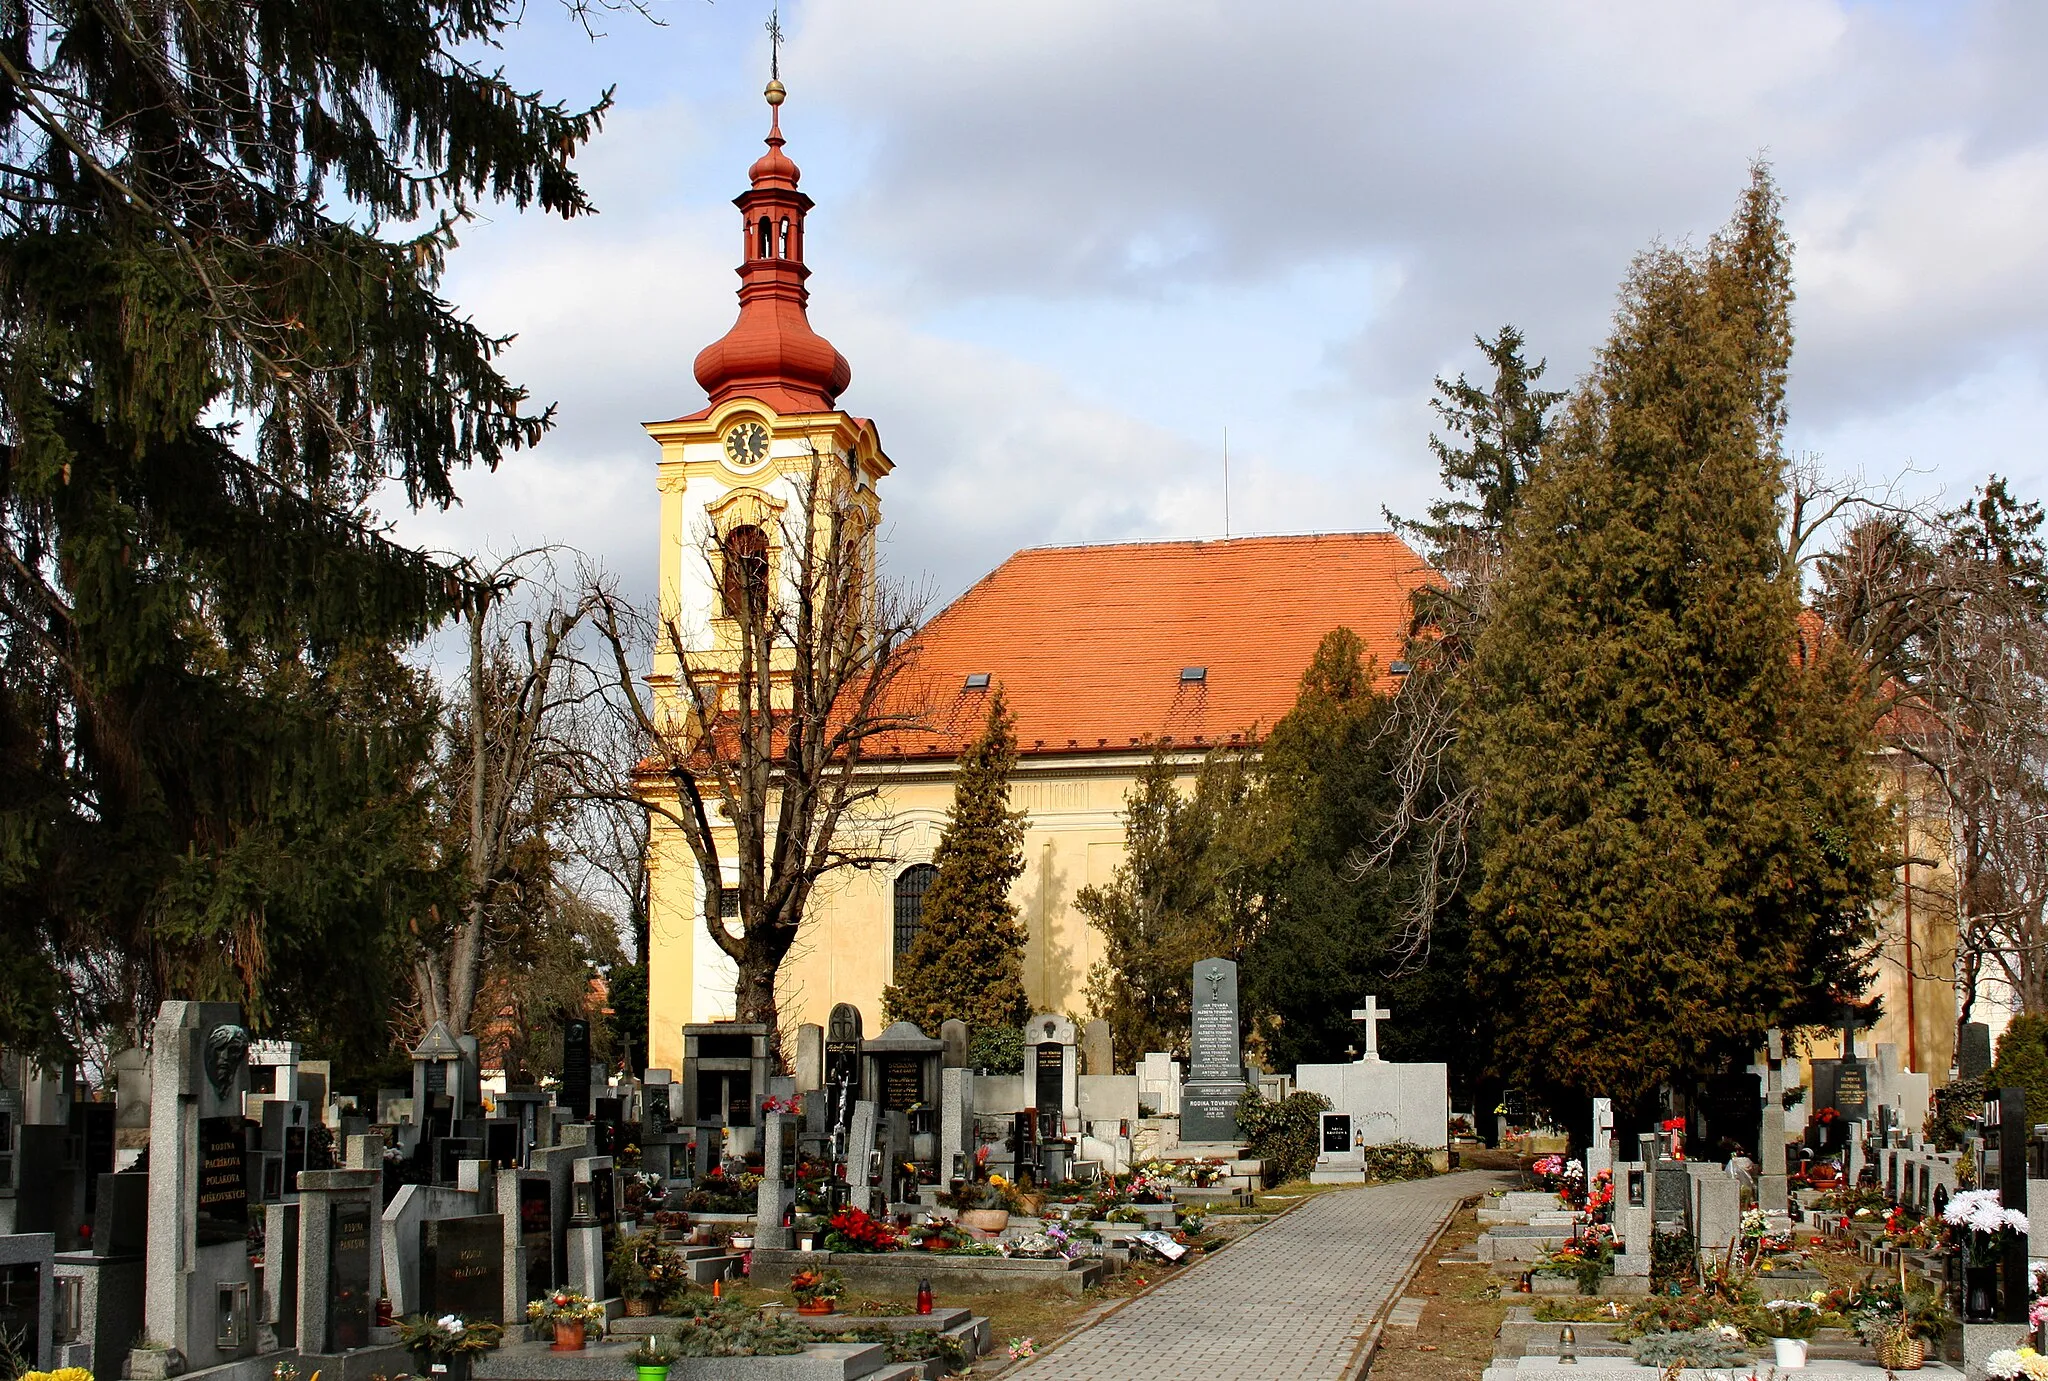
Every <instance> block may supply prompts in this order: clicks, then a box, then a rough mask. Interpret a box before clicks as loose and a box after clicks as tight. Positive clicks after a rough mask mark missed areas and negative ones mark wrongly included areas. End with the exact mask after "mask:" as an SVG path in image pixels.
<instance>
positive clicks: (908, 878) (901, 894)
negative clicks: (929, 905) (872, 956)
mask: <svg viewBox="0 0 2048 1381" xmlns="http://www.w3.org/2000/svg"><path fill="white" fill-rule="evenodd" d="M938 875H939V870H938V869H937V868H934V867H933V866H932V865H931V864H929V863H918V864H913V865H912V866H911V867H908V868H905V869H904V870H903V871H902V872H900V873H898V874H897V875H896V957H897V958H898V959H901V958H902V957H903V956H904V955H905V954H908V953H909V952H910V943H911V941H913V940H915V939H916V938H917V930H918V927H919V926H920V925H922V924H923V923H924V894H925V893H926V892H928V891H930V890H931V885H932V879H933V878H935V877H937V876H938Z"/></svg>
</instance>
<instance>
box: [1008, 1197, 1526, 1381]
mask: <svg viewBox="0 0 2048 1381" xmlns="http://www.w3.org/2000/svg"><path fill="white" fill-rule="evenodd" d="M1504 1182H1505V1181H1504V1179H1503V1177H1501V1176H1500V1175H1498V1174H1497V1173H1494V1172H1489V1171H1476V1170H1473V1171H1462V1172H1460V1173H1458V1174H1454V1175H1443V1176H1439V1177H1438V1178H1436V1179H1430V1180H1415V1181H1412V1182H1410V1183H1407V1184H1390V1185H1375V1186H1373V1187H1371V1188H1367V1189H1353V1190H1344V1191H1341V1192H1339V1193H1335V1194H1325V1195H1322V1196H1320V1197H1318V1198H1315V1199H1311V1200H1309V1201H1308V1202H1307V1203H1305V1204H1303V1205H1302V1206H1301V1207H1299V1208H1297V1209H1295V1210H1294V1211H1293V1212H1292V1213H1289V1214H1288V1215H1286V1216H1285V1217H1284V1218H1281V1219H1279V1220H1277V1221H1275V1222H1272V1223H1269V1224H1267V1225H1266V1226H1265V1227H1262V1228H1259V1229H1257V1230H1255V1231H1254V1232H1253V1233H1252V1234H1251V1235H1250V1236H1248V1237H1246V1238H1245V1239H1244V1240H1243V1241H1242V1242H1238V1243H1236V1244H1234V1245H1233V1246H1230V1247H1228V1248H1226V1249H1225V1250H1223V1251H1221V1252H1219V1253H1217V1254H1216V1256H1215V1258H1214V1259H1212V1260H1209V1261H1205V1262H1203V1263H1202V1264H1201V1265H1199V1266H1197V1267H1195V1268H1194V1269H1193V1270H1191V1271H1189V1272H1188V1273H1187V1274H1186V1275H1184V1276H1182V1277H1181V1278H1180V1279H1178V1280H1174V1281H1171V1282H1169V1283H1167V1284H1165V1285H1162V1286H1160V1287H1159V1288H1158V1289H1156V1290H1154V1291H1153V1292H1152V1293H1150V1294H1148V1295H1142V1296H1140V1297H1139V1298H1137V1299H1134V1300H1132V1301H1131V1302H1130V1303H1129V1304H1126V1305H1125V1306H1124V1307H1123V1308H1121V1309H1119V1310H1117V1311H1116V1312H1115V1313H1113V1314H1111V1315H1109V1316H1108V1317H1107V1318H1105V1319H1104V1320H1103V1321H1102V1322H1101V1323H1098V1324H1096V1325H1095V1326H1094V1327H1093V1328H1090V1329H1088V1330H1087V1331H1086V1332H1083V1333H1081V1334H1079V1335H1077V1336H1076V1337H1074V1338H1072V1339H1070V1340H1068V1341H1067V1342H1066V1343H1064V1344H1062V1345H1061V1346H1059V1347H1057V1348H1055V1349H1053V1350H1052V1351H1051V1352H1048V1353H1046V1354H1045V1356H1044V1357H1042V1358H1040V1359H1039V1360H1038V1361H1036V1362H1034V1363H1032V1364H1031V1365H1029V1366H1026V1367H1023V1368H1020V1369H1019V1370H1017V1371H1016V1372H1013V1373H1012V1375H1014V1376H1015V1377H1016V1378H1017V1381H1240V1379H1241V1381H1259V1378H1272V1381H1340V1378H1342V1377H1344V1376H1345V1375H1346V1369H1347V1368H1349V1367H1350V1366H1351V1364H1352V1361H1353V1359H1354V1354H1355V1353H1356V1352H1357V1350H1358V1340H1359V1337H1360V1335H1362V1334H1363V1333H1364V1332H1365V1331H1366V1329H1367V1328H1368V1327H1369V1326H1370V1325H1371V1323H1372V1320H1373V1319H1374V1317H1375V1316H1376V1315H1378V1313H1379V1312H1380V1309H1381V1308H1382V1307H1383V1306H1384V1305H1385V1304H1386V1303H1387V1301H1388V1299H1389V1298H1390V1297H1391V1296H1392V1295H1393V1293H1394V1291H1395V1290H1396V1289H1397V1288H1398V1287H1399V1286H1400V1284H1401V1282H1402V1281H1403V1280H1404V1279H1406V1277H1407V1275H1408V1268H1409V1266H1410V1265H1411V1263H1413V1262H1414V1260H1415V1257H1416V1255H1417V1253H1419V1252H1420V1251H1421V1250H1422V1249H1423V1248H1424V1247H1426V1246H1428V1245H1429V1243H1430V1241H1431V1239H1432V1238H1433V1237H1434V1235H1435V1233H1436V1227H1437V1224H1438V1223H1439V1222H1440V1221H1442V1219H1443V1216H1444V1214H1445V1212H1446V1211H1447V1210H1448V1209H1449V1208H1450V1206H1451V1205H1452V1204H1454V1203H1456V1202H1457V1201H1458V1200H1460V1199H1463V1198H1466V1197H1468V1196H1471V1195H1476V1194H1481V1193H1483V1192H1485V1191H1486V1190H1487V1189H1490V1188H1492V1187H1493V1186H1494V1185H1495V1184H1499V1183H1504ZM996 1343H997V1346H998V1347H1000V1346H1001V1345H1002V1340H1001V1339H997V1340H996Z"/></svg>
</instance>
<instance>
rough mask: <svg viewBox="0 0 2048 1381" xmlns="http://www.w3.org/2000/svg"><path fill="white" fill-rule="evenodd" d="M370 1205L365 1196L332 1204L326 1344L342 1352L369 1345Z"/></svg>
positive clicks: (371, 1283)
mask: <svg viewBox="0 0 2048 1381" xmlns="http://www.w3.org/2000/svg"><path fill="white" fill-rule="evenodd" d="M370 1218H371V1209H370V1204H369V1201H368V1200H356V1201H354V1202H351V1203H338V1204H334V1205H332V1209H331V1216H330V1218H329V1228H328V1236H327V1346H326V1349H325V1350H326V1351H328V1352H346V1351H348V1350H349V1349H350V1348H357V1347H368V1346H369V1345H370V1325H371V1323H372V1321H373V1319H374V1317H375V1313H376V1311H375V1309H374V1307H373V1306H374V1304H375V1301H374V1300H373V1299H372V1297H371V1293H370V1292H371V1290H372V1289H373V1287H374V1284H375V1282H374V1280H373V1278H372V1275H371V1271H370V1262H371V1243H372V1237H371V1231H370Z"/></svg>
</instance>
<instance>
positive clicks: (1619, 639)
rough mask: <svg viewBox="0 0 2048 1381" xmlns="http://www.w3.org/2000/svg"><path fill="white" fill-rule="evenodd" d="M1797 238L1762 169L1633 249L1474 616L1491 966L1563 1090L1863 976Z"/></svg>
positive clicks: (1660, 1057)
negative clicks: (1810, 520) (1797, 401)
mask: <svg viewBox="0 0 2048 1381" xmlns="http://www.w3.org/2000/svg"><path fill="white" fill-rule="evenodd" d="M1791 301H1792V286H1791V259H1790V248H1789V245H1788V244H1787V241H1786V239H1785V236H1784V232H1783V229H1782V226H1781V224H1780V221H1779V216H1778V194H1777V192H1776V190H1775V188H1774V187H1773V186H1772V183H1771V181H1770V178H1769V176H1768V174H1767V173H1766V172H1765V171H1764V170H1763V169H1762V168H1758V169H1757V170H1755V172H1754V173H1753V176H1752V180H1751V184H1750V186H1749V188H1748V190H1747V192H1746V193H1745V195H1744V196H1743V198H1742V201H1741V204H1740V207H1739V209H1738V211H1737V213H1736V215H1735V217H1734V219H1733V221H1732V222H1731V223H1730V224H1729V226H1728V227H1727V228H1726V229H1725V230H1723V231H1722V232H1721V233H1720V234H1719V235H1717V236H1716V237H1715V238H1714V240H1713V241H1712V242H1711V244H1710V245H1709V246H1708V247H1707V248H1706V249H1705V250H1703V251H1687V250H1681V249H1658V250H1654V251H1651V252H1649V253H1646V254H1644V255H1643V256H1641V257H1640V258H1639V259H1638V260H1637V262H1636V264H1635V266H1634V268H1633V270H1632V271H1631V273H1630V275H1629V278H1628V280H1627V282H1626V284H1625V285H1624V288H1623V292H1622V298H1621V305H1620V309H1619V311H1618V312H1617V315H1616V321H1615V329H1614V334H1613V336H1612V337H1611V338H1610V340H1609V341H1608V343H1607V345H1606V346H1605V348H1604V349H1603V350H1602V352H1601V354H1600V356H1599V358H1598V362H1597V364H1596V366H1595V368H1594V369H1593V371H1592V373H1591V375H1590V376H1589V378H1588V379H1587V380H1586V382H1585V383H1584V384H1583V385H1582V386H1581V388H1580V389H1579V390H1578V391H1577V393H1576V394H1575V396H1574V397H1573V399H1572V400H1571V403H1570V405H1569V407H1568V409H1567V411H1566V414H1565V418H1564V420H1563V422H1562V424H1561V426H1560V429H1559V433H1558V435H1557V437H1556V438H1555V439H1554V441H1553V443H1552V445H1551V446H1550V447H1549V448H1548V449H1547V450H1546V452H1545V454H1544V457H1543V459H1542V461H1541V463H1540V464H1539V465H1538V467H1537V469H1536V471H1535V473H1534V474H1533V475H1532V476H1531V477H1530V479H1529V481H1528V483H1527V485H1526V486H1525V487H1524V490H1523V493H1522V504H1521V508H1520V510H1519V511H1518V512H1517V514H1516V515H1515V517H1514V519H1513V523H1512V526H1511V528H1510V532H1509V537H1508V541H1507V543H1506V551H1505V559H1506V573H1505V575H1504V577H1503V582H1502V586H1501V588H1500V589H1499V591H1498V596H1497V607H1496V611H1495V614H1494V616H1493V617H1492V619H1491V620H1489V622H1488V624H1487V626H1486V627H1485V629H1484V630H1483V631H1482V633H1481V635H1480V640H1479V645H1478V649H1477V661H1476V685H1475V700H1474V708H1473V712H1472V714H1471V717H1470V731H1469V733H1468V735H1467V736H1466V739H1465V744H1466V752H1467V754H1468V757H1467V767H1466V770H1467V771H1468V772H1469V773H1470V774H1471V779H1472V780H1474V781H1476V782H1478V783H1479V784H1480V786H1481V789H1482V791H1483V793H1484V797H1483V804H1482V806H1481V814H1480V830H1479V843H1480V847H1481V866H1482V869H1483V879H1482V881H1481V883H1480V886H1479V888H1478V890H1477V893H1476V895H1475V897H1474V899H1473V907H1474V913H1475V914H1474V932H1473V940H1472V947H1473V957H1474V974H1473V980H1474V989H1475V993H1476V995H1477V996H1478V997H1479V998H1480V999H1481V1000H1482V1002H1484V1003H1486V1004H1488V1005H1489V1006H1490V1007H1491V1008H1492V1009H1493V1011H1494V1013H1495V1014H1496V1015H1497V1018H1498V1021H1499V1023H1500V1028H1499V1029H1500V1032H1501V1038H1500V1042H1499V1045H1498V1047H1497V1051H1496V1058H1497V1060H1498V1063H1499V1065H1500V1072H1501V1073H1502V1074H1503V1075H1505V1076H1506V1077H1508V1078H1510V1079H1513V1080H1516V1081H1519V1082H1522V1083H1524V1084H1526V1085H1527V1086H1528V1087H1529V1088H1530V1089H1531V1090H1532V1092H1534V1093H1535V1094H1536V1095H1537V1096H1538V1097H1539V1098H1541V1099H1543V1100H1544V1101H1545V1102H1547V1103H1548V1104H1549V1105H1550V1106H1551V1107H1552V1108H1553V1109H1556V1110H1559V1111H1564V1110H1568V1109H1569V1108H1571V1107H1573V1106H1575V1105H1577V1104H1579V1103H1580V1101H1581V1100H1583V1099H1584V1098H1586V1097H1588V1096H1594V1095H1603V1094H1604V1095H1608V1096H1611V1097H1614V1098H1616V1099H1618V1100H1624V1101H1626V1100H1631V1099H1642V1098H1645V1097H1646V1096H1647V1095H1648V1094H1649V1093H1651V1092H1652V1091H1653V1090H1654V1089H1655V1088H1656V1087H1657V1085H1658V1084H1659V1083H1660V1082H1661V1081H1665V1080H1671V1081H1677V1082H1683V1081H1686V1080H1688V1079H1691V1078H1695V1077H1698V1076H1700V1075H1703V1074H1705V1073H1708V1072H1710V1071H1712V1070H1714V1069H1716V1068H1718V1067H1720V1066H1721V1065H1722V1064H1723V1063H1724V1062H1726V1061H1728V1060H1731V1059H1740V1058H1743V1057H1745V1056H1746V1054H1747V1052H1749V1051H1750V1050H1751V1049H1753V1048H1754V1046H1755V1044H1756V1043H1757V1042H1758V1041H1759V1040H1760V1038H1761V1034H1762V1031H1763V1029H1764V1028H1765V1027H1767V1026H1769V1025H1772V1024H1774V1023H1775V1024H1779V1025H1796V1024H1799V1023H1801V1022H1805V1021H1811V1020H1825V1019H1826V1017H1827V1016H1828V1014H1830V1013H1832V1012H1833V1011H1834V1010H1835V1008H1836V1007H1837V1006H1838V1005H1839V1004H1840V1003H1841V1002H1842V1001H1843V1000H1844V999H1847V998H1851V997H1853V996H1854V995H1855V994H1856V993H1857V991H1858V990H1859V989H1860V988H1861V987H1862V984H1863V981H1864V979H1865V977H1866V970H1865V968H1864V967H1863V965H1862V963H1861V961H1860V960H1859V958H1858V953H1859V949H1860V947H1861V945H1862V943H1863V942H1864V941H1865V940H1866V939H1867V938H1868V936H1869V934H1870V925H1869V919H1868V908H1869V905H1870V904H1871V902H1872V901H1873V900H1874V899H1875V898H1876V897H1877V896H1878V895H1879V894H1880V890H1881V888H1882V886H1883V883H1884V880H1885V874H1884V871H1883V868H1882V847H1881V844H1882V838H1883V832H1884V820H1883V818H1882V816H1881V814H1880V812H1879V810H1878V807H1877V804H1876V801H1875V797H1874V788H1873V782H1872V779H1871V774H1870V771H1869V768H1868V765H1867V762H1868V758H1867V753H1868V749H1869V748H1870V742H1869V740H1868V736H1867V726H1868V722H1869V721H1868V717H1867V714H1866V712H1865V708H1864V707H1863V706H1862V705H1861V704H1859V703H1857V699H1856V695H1857V692H1856V687H1857V682H1856V679H1855V678H1854V677H1853V676H1852V675H1850V674H1849V672H1850V669H1849V668H1847V667H1844V666H1842V665H1840V664H1839V663H1838V662H1836V661H1834V660H1832V659H1830V658H1828V657H1827V656H1825V655H1822V656H1818V657H1815V658H1811V659H1808V660H1801V655H1800V646H1799V641H1798V639H1797V637H1796V632H1797V629H1796V621H1797V619H1798V617H1799V589H1798V573H1797V570H1796V569H1795V568H1794V567H1793V566H1792V564H1791V563H1790V562H1789V561H1788V560H1787V558H1786V555H1785V553H1784V551H1783V549H1782V545H1781V537H1780V523H1781V520H1782V517H1783V515H1782V512H1781V503H1780V500H1781V496H1782V493H1783V488H1784V478H1783V470H1784V458H1783V454H1782V450H1781V430H1782V427H1783V424H1784V388H1785V377H1786V372H1787V369H1788V365H1789V359H1790V354H1791V347H1792V327H1791V317H1790V307H1791Z"/></svg>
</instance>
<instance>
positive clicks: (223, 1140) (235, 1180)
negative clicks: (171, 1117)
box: [192, 1117, 249, 1247]
mask: <svg viewBox="0 0 2048 1381" xmlns="http://www.w3.org/2000/svg"><path fill="white" fill-rule="evenodd" d="M243 1126H244V1124H243V1122H242V1119H241V1118H239V1117H202V1118H200V1119H199V1146H198V1154H199V1174H198V1175H197V1176H196V1177H195V1178H194V1185H195V1189H194V1193H193V1204H192V1213H193V1217H194V1240H195V1241H196V1242H197V1243H198V1244H199V1245H200V1246H202V1247H211V1246H217V1245H219V1244H221V1243H223V1242H242V1241H246V1240H247V1239H248V1236H249V1179H248V1164H247V1161H246V1160H245V1159H244V1153H245V1151H246V1150H247V1146H248V1135H247V1133H246V1132H245V1131H244V1130H243Z"/></svg>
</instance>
